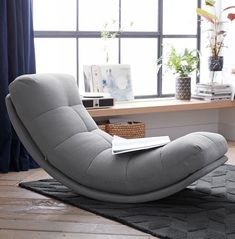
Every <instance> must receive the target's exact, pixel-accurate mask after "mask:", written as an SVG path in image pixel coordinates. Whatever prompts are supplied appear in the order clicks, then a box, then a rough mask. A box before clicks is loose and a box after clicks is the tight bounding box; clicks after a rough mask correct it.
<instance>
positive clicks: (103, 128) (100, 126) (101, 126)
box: [98, 124, 106, 131]
mask: <svg viewBox="0 0 235 239" xmlns="http://www.w3.org/2000/svg"><path fill="white" fill-rule="evenodd" d="M98 127H99V129H101V130H103V131H106V124H98Z"/></svg>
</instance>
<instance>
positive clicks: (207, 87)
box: [192, 84, 232, 101]
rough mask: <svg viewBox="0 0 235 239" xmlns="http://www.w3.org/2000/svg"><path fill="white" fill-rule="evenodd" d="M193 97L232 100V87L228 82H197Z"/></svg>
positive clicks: (209, 99) (210, 99)
mask: <svg viewBox="0 0 235 239" xmlns="http://www.w3.org/2000/svg"><path fill="white" fill-rule="evenodd" d="M192 98H193V99H199V100H208V101H220V100H232V87H231V85H228V84H197V85H196V89H195V94H194V95H192Z"/></svg>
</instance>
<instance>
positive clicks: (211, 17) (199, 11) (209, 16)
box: [196, 8, 218, 24]
mask: <svg viewBox="0 0 235 239" xmlns="http://www.w3.org/2000/svg"><path fill="white" fill-rule="evenodd" d="M196 11H197V14H198V15H199V16H201V17H204V18H205V19H206V20H207V21H209V22H211V23H213V24H215V21H217V20H218V18H217V17H216V16H215V15H214V14H211V13H209V12H208V11H206V10H203V9H201V8H197V9H196Z"/></svg>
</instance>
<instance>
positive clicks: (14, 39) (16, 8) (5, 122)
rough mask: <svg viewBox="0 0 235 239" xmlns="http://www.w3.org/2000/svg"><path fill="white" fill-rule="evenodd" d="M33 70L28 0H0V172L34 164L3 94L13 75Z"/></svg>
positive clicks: (31, 25) (31, 27) (30, 19)
mask: <svg viewBox="0 0 235 239" xmlns="http://www.w3.org/2000/svg"><path fill="white" fill-rule="evenodd" d="M28 73H35V53H34V40H33V23H32V3H31V0H0V172H2V173H6V172H9V171H21V170H28V169H29V168H34V167H38V165H37V164H36V163H35V162H34V161H33V160H32V158H31V157H30V156H29V154H28V153H27V151H26V150H25V148H24V147H23V146H22V144H21V143H20V141H19V139H18V137H17V135H16V133H15V131H14V130H13V128H12V126H11V123H10V120H9V117H8V114H7V110H6V106H5V97H6V95H7V94H8V85H9V83H11V82H12V81H13V80H14V79H15V78H16V77H17V76H19V75H22V74H28Z"/></svg>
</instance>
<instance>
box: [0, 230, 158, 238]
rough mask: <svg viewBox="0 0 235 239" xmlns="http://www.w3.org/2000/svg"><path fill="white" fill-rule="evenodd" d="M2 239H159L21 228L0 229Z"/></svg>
mask: <svg viewBox="0 0 235 239" xmlns="http://www.w3.org/2000/svg"><path fill="white" fill-rule="evenodd" d="M0 238H2V239H16V238H17V239H78V238H79V239H154V238H155V239H157V238H156V237H152V236H150V235H147V234H146V235H143V236H136V235H134V236H132V235H124V236H123V235H102V234H97V235H95V234H81V233H63V232H62V233H61V232H50V233H48V232H42V231H19V230H0Z"/></svg>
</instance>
